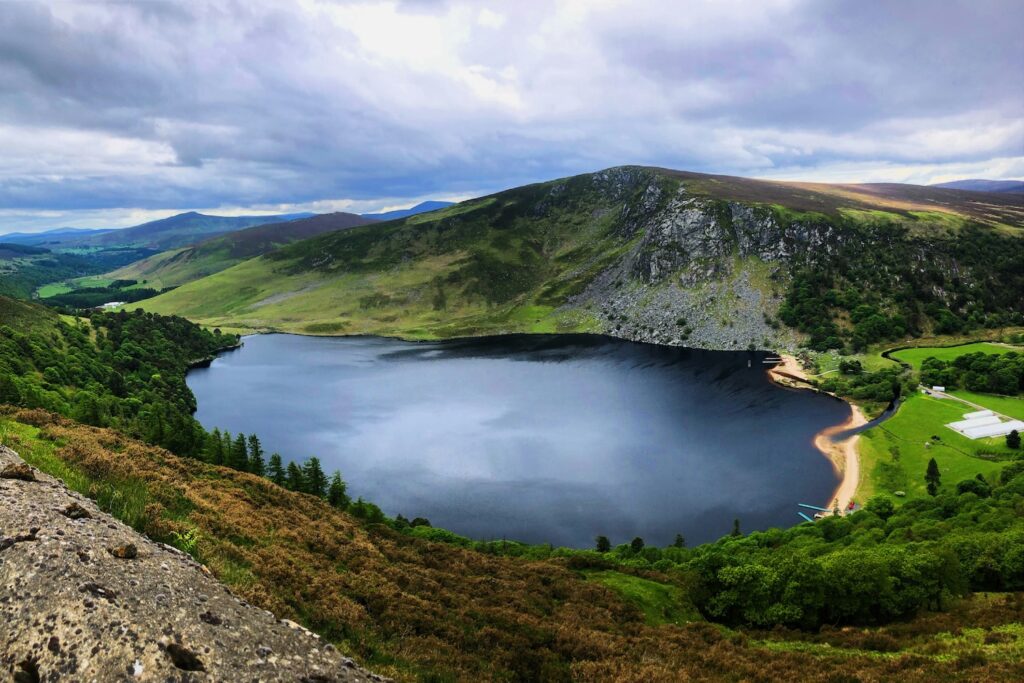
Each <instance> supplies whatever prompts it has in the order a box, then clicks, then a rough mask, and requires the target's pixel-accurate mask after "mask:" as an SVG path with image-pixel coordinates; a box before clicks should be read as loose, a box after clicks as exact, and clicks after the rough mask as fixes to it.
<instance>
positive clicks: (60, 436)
mask: <svg viewBox="0 0 1024 683" xmlns="http://www.w3.org/2000/svg"><path fill="white" fill-rule="evenodd" d="M0 415H2V411H0ZM8 415H9V416H10V417H13V418H14V419H16V420H17V421H20V422H23V423H27V424H33V425H36V426H39V427H40V428H41V429H42V430H43V431H42V435H43V436H44V438H46V439H49V440H51V441H53V442H54V443H55V445H56V454H57V455H58V457H59V458H61V459H62V460H64V461H65V462H66V463H68V464H70V465H72V466H73V467H75V468H77V469H78V470H79V471H80V472H82V473H83V474H85V475H86V476H87V477H89V478H90V479H91V480H92V481H94V482H98V483H104V484H109V483H111V482H121V483H124V482H134V483H136V484H138V483H139V482H141V483H142V484H144V487H145V491H146V498H147V500H146V502H147V504H146V506H145V513H144V514H143V515H142V519H141V521H137V526H139V527H140V530H142V531H144V532H146V533H147V534H149V535H150V536H152V537H154V538H157V539H159V540H170V539H172V538H173V536H172V532H179V533H183V532H186V531H188V530H190V529H193V528H195V529H198V530H199V532H200V534H201V537H200V540H199V543H198V546H197V548H196V554H197V555H198V557H199V559H201V561H202V562H204V563H205V564H206V565H208V566H209V567H210V568H211V569H212V570H213V571H214V572H215V573H216V574H217V575H218V576H219V577H220V578H221V579H222V580H224V581H225V582H226V583H228V584H229V585H231V587H232V590H234V591H235V592H236V593H238V594H239V595H240V596H242V597H244V598H245V599H246V600H249V601H250V602H252V603H254V604H256V605H259V606H261V607H264V608H266V609H269V610H271V611H273V612H274V613H275V614H277V615H278V616H279V617H286V618H290V619H293V620H296V621H299V622H301V623H304V624H306V625H307V626H309V627H310V628H312V629H313V630H315V631H317V632H319V633H321V634H322V635H324V636H325V637H327V638H329V639H331V640H332V641H334V642H336V643H338V644H339V645H340V647H341V648H342V649H344V650H346V651H348V652H351V653H352V654H353V655H354V656H356V657H357V658H359V659H361V660H362V661H364V662H365V663H366V664H367V665H368V666H369V667H370V668H372V669H374V670H376V671H377V672H379V673H382V674H386V675H391V676H394V677H396V678H397V679H399V680H417V679H420V680H459V681H480V680H508V681H515V680H522V681H534V680H544V681H559V680H579V681H587V682H598V681H602V682H603V681H622V682H626V681H629V682H630V683H632V682H633V681H652V682H660V681H666V682H667V681H685V680H727V681H790V680H792V681H797V680H799V681H840V680H847V681H855V680H856V681H863V682H865V683H866V682H869V681H884V680H892V679H894V678H899V679H900V680H901V681H905V682H909V681H928V682H929V683H934V682H935V681H945V680H1020V679H1022V678H1024V665H1022V664H1020V663H1018V662H1008V661H998V660H993V658H982V657H979V656H971V657H968V656H962V657H960V659H959V660H952V659H949V658H948V657H947V660H948V661H944V662H943V661H939V660H937V659H935V658H934V657H933V656H928V655H920V654H913V655H899V654H886V655H885V656H881V655H880V653H878V652H862V654H861V653H858V651H857V650H856V649H847V648H856V647H857V645H855V644H854V643H853V642H852V641H855V640H857V642H858V643H860V644H863V643H864V642H865V639H864V636H863V634H862V632H861V631H860V630H857V634H854V635H850V636H849V637H847V636H846V635H844V634H841V633H840V635H837V634H836V633H826V634H824V635H823V636H821V639H822V640H824V641H827V642H828V643H830V644H833V643H834V645H833V647H836V646H838V647H839V648H843V653H842V654H831V653H828V652H827V648H823V647H821V645H823V643H822V642H821V641H820V640H819V641H818V643H815V642H814V641H816V640H818V638H819V636H808V635H807V634H799V633H772V634H768V638H769V643H768V646H767V647H759V646H755V645H753V644H750V643H751V642H752V641H753V640H755V638H753V637H750V638H748V637H747V636H745V635H743V634H737V633H734V632H730V631H728V630H725V629H722V628H720V627H717V626H714V625H712V624H707V623H693V624H689V625H687V626H683V627H680V626H674V625H666V626H661V627H650V626H647V625H645V623H644V620H643V615H642V614H641V613H640V612H639V611H638V610H637V609H636V608H634V607H632V606H630V605H628V604H626V603H625V602H623V601H622V600H621V599H620V598H619V597H618V595H617V594H616V593H614V592H613V591H611V590H610V589H607V588H605V587H604V586H602V585H600V584H598V583H597V582H588V581H585V580H584V579H583V578H582V576H581V575H580V574H578V573H576V572H574V571H572V570H570V569H569V568H568V567H567V566H566V565H565V563H564V562H563V561H547V562H531V561H525V560H521V559H515V558H508V557H498V556H492V555H487V554H484V553H479V552H476V551H472V550H466V549H462V548H458V547H454V546H449V545H443V544H438V543H430V542H426V541H423V540H421V539H418V538H413V537H410V536H404V535H401V534H399V533H397V532H395V531H393V530H391V529H390V528H387V527H384V526H380V525H377V526H369V527H367V526H364V525H362V524H361V523H360V522H358V521H357V520H356V519H354V518H353V517H351V516H349V515H347V514H345V513H341V512H338V511H336V510H334V509H332V508H330V507H329V506H327V505H326V504H324V503H323V502H321V501H320V500H318V499H314V498H312V497H310V496H306V495H302V494H297V493H293V492H289V491H286V490H284V489H281V488H279V487H277V486H275V485H273V484H272V483H270V482H268V481H266V480H263V479H260V478H258V477H255V476H252V475H249V474H244V473H239V472H235V471H232V470H228V469H225V468H220V467H214V466H211V465H207V464H204V463H201V462H197V461H192V460H187V459H183V458H178V457H176V456H174V455H172V454H170V453H169V452H167V451H165V450H162V449H160V448H156V447H151V446H146V445H143V444H141V443H139V442H136V441H133V440H131V439H128V438H125V437H123V436H121V435H118V434H116V433H114V432H112V431H109V430H104V429H96V428H92V427H85V426H82V425H79V424H77V423H74V422H71V421H69V420H66V419H63V418H59V417H56V416H53V415H50V414H48V413H45V412H42V411H16V412H13V413H8ZM27 445H28V444H24V443H23V444H20V446H27ZM16 447H19V446H16ZM661 578H662V580H669V579H668V578H667V577H661ZM1019 603H1020V601H1019V600H1018V601H1017V603H1015V604H1016V607H1015V606H1014V603H1013V602H1012V600H1011V601H1010V602H1007V603H1006V604H1005V605H1003V604H997V603H996V602H994V601H988V602H984V603H981V602H979V603H978V606H977V609H974V610H973V611H972V610H971V609H967V610H966V611H962V612H954V613H952V614H954V615H955V616H954V617H953V618H955V619H956V620H957V621H958V622H959V623H960V625H965V623H964V622H965V620H966V621H970V620H972V619H977V620H978V621H979V623H985V624H986V625H987V624H989V623H990V622H991V623H995V622H999V623H1006V621H1014V620H1019ZM945 617H946V615H934V616H932V615H926V616H924V617H922V618H921V619H919V620H915V621H914V622H910V623H909V624H906V625H900V626H899V627H891V628H889V629H885V630H884V636H885V637H884V638H883V639H881V640H878V642H880V643H883V644H885V645H886V647H887V648H888V647H889V643H890V639H892V640H894V641H895V642H897V643H899V644H900V645H901V646H902V645H906V644H908V643H911V644H919V643H920V642H921V639H922V638H925V637H926V636H927V634H930V633H936V632H938V630H939V629H941V627H943V626H945V625H946V624H947V622H946V621H945ZM931 619H936V620H938V621H937V622H936V623H934V624H933V623H931V621H930V620H931ZM917 623H920V624H922V626H920V627H919V631H915V630H913V624H917ZM947 630H948V629H947ZM837 633H839V632H837ZM826 636H827V637H826ZM854 636H856V637H854ZM858 639H859V640H858ZM798 641H803V642H798ZM869 642H871V643H874V642H875V641H873V640H872V641H869ZM875 644H877V643H875ZM775 645H779V647H774V646H775ZM803 646H810V647H815V646H818V649H817V650H816V651H815V652H814V653H808V652H797V651H793V649H794V647H803Z"/></svg>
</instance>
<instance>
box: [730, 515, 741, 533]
mask: <svg viewBox="0 0 1024 683" xmlns="http://www.w3.org/2000/svg"><path fill="white" fill-rule="evenodd" d="M729 535H730V536H742V535H743V533H742V532H741V531H740V520H738V519H734V520H732V533H730V534H729Z"/></svg>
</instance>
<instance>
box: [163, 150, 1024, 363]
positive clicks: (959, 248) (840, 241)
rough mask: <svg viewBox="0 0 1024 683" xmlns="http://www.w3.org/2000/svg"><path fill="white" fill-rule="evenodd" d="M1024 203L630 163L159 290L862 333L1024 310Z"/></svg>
mask: <svg viewBox="0 0 1024 683" xmlns="http://www.w3.org/2000/svg"><path fill="white" fill-rule="evenodd" d="M1022 226H1024V198H1019V197H1018V198H1016V199H1015V198H1014V196H1012V195H996V194H992V195H989V194H982V193H974V192H965V191H957V190H944V189H934V188H924V187H918V186H905V185H834V186H833V185H823V184H813V183H778V182H768V181H759V180H751V179H745V178H733V177H727V176H710V175H704V174H694V173H686V172H678V171H666V170H663V169H649V168H639V167H622V168H615V169H609V170H606V171H602V172H599V173H593V174H586V175H582V176H576V177H573V178H566V179H561V180H556V181H551V182H547V183H539V184H536V185H530V186H526V187H521V188H515V189H512V190H507V191H505V192H500V193H497V194H495V195H491V196H488V197H482V198H479V199H474V200H470V201H467V202H462V203H460V204H457V205H454V206H451V207H448V208H446V209H442V210H439V211H435V212H431V213H428V214H422V215H419V216H413V217H410V218H406V219H403V220H400V221H395V222H392V223H388V224H385V225H381V226H374V227H372V228H366V227H364V228H356V229H353V230H349V231H345V232H340V233H332V234H328V235H323V236H320V237H315V238H312V239H309V240H305V241H302V242H297V243H295V244H292V245H290V246H287V247H285V248H283V249H280V250H278V251H275V252H273V253H271V254H268V255H266V256H264V257H261V258H257V259H252V260H249V261H246V262H244V263H241V264H239V265H238V266H235V267H233V268H231V269H228V270H225V271H223V272H221V273H218V274H216V275H214V276H211V277H208V278H204V279H202V280H199V281H196V282H193V283H189V284H187V285H185V286H183V287H181V288H179V289H177V290H175V291H173V292H170V293H167V294H164V295H162V296H159V297H156V298H155V299H151V300H149V301H147V302H146V303H145V304H144V306H145V307H146V308H147V310H153V311H156V312H162V313H175V314H180V315H184V316H186V317H189V318H191V319H193V320H196V321H199V322H202V323H205V324H209V325H217V326H221V327H230V328H234V329H247V330H266V329H276V330H285V331H291V332H303V333H313V334H318V333H319V334H361V333H371V334H387V335H397V336H405V337H416V338H430V337H452V336H460V335H474V334H491V333H504V332H521V331H533V332H553V331H591V332H603V333H606V334H612V335H616V336H620V337H624V338H627V339H635V340H642V341H654V342H658V343H668V344H685V345H689V346H698V347H705V348H721V349H730V348H745V347H747V346H749V345H754V346H758V347H761V348H785V347H792V346H794V345H795V344H796V343H797V341H798V340H799V339H804V340H808V339H809V343H811V344H812V345H814V346H816V347H820V348H834V347H839V346H844V345H845V346H852V347H854V348H857V347H862V346H863V345H864V344H867V343H871V342H873V341H879V340H884V339H896V338H903V337H905V336H907V335H915V334H921V333H923V332H926V331H931V330H936V329H938V330H940V331H941V330H946V329H954V330H955V329H964V328H967V327H970V326H975V327H976V326H979V325H1000V324H1012V323H1014V321H1019V320H1020V318H1021V315H1022V313H1024V250H1022V249H1021V248H1020V246H1021V244H1022V243H1021V242H1020V238H1021V236H1022V235H1024V229H1022Z"/></svg>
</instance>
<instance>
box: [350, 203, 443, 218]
mask: <svg viewBox="0 0 1024 683" xmlns="http://www.w3.org/2000/svg"><path fill="white" fill-rule="evenodd" d="M452 204H454V202H438V201H427V202H420V203H419V204H417V205H416V206H413V207H410V208H408V209H397V210H395V211H385V212H384V213H364V214H362V216H363V218H372V219H374V220H377V221H393V220H395V219H396V218H408V217H409V216H415V215H416V214H420V213H427V212H428V211H437V210H438V209H443V208H445V207H448V206H451V205H452Z"/></svg>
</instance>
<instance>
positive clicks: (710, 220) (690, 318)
mask: <svg viewBox="0 0 1024 683" xmlns="http://www.w3.org/2000/svg"><path fill="white" fill-rule="evenodd" d="M628 181H633V182H638V181H643V183H644V185H643V186H642V188H641V189H640V191H639V192H638V193H637V194H638V196H639V198H638V199H634V200H633V201H632V202H629V203H627V204H626V205H625V206H624V208H623V211H622V223H621V225H622V226H623V227H622V232H623V233H625V234H627V235H632V236H635V237H636V244H635V246H634V247H633V248H632V249H631V250H630V251H629V252H628V253H627V254H626V255H625V256H624V257H623V258H622V259H620V260H619V261H618V262H617V263H616V264H615V265H613V266H612V267H611V268H609V269H607V270H606V271H604V272H603V273H601V274H600V275H599V276H598V277H597V278H596V279H595V280H594V282H593V283H591V285H590V286H589V287H588V288H587V290H586V291H585V292H584V293H583V294H582V295H580V296H577V297H575V298H573V299H572V300H571V301H570V302H569V304H568V305H567V309H570V310H571V309H578V308H585V307H590V308H597V309H598V310H599V311H600V316H599V317H600V321H601V325H602V330H601V331H602V332H604V333H606V334H610V335H613V336H618V337H623V338H626V339H631V340H635V341H645V342H655V343H660V344H669V345H684V346H691V347H698V348H711V349H740V348H747V347H748V346H751V345H753V346H756V347H758V348H778V347H784V348H792V347H794V346H795V345H796V344H797V342H798V337H797V335H795V334H794V333H793V332H792V331H789V330H785V329H781V328H780V327H779V326H778V325H773V324H772V321H773V319H774V316H775V314H776V312H777V311H778V308H779V305H780V304H781V302H782V298H783V295H784V293H785V290H786V286H787V284H788V277H789V266H790V264H791V263H792V261H793V260H794V258H795V257H797V256H803V255H805V254H806V253H808V252H809V251H813V250H816V249H822V248H824V245H827V244H828V243H829V242H830V241H831V240H834V239H835V234H834V232H835V231H834V229H832V228H831V227H830V226H828V225H820V226H819V225H805V224H793V225H790V226H787V227H783V226H781V225H780V224H779V223H778V221H777V220H776V218H775V217H774V215H773V214H772V212H771V211H769V210H767V209H758V208H753V207H751V206H747V205H744V204H740V203H737V202H721V201H716V200H711V199H706V198H701V197H694V196H690V195H688V194H687V192H686V191H685V189H684V188H682V187H679V188H678V189H677V190H674V191H673V194H671V195H667V192H666V190H665V188H664V185H663V183H661V182H660V181H659V179H658V178H657V177H654V176H652V175H650V174H648V175H645V176H642V177H641V178H632V177H631V178H628V179H627V178H624V179H622V182H628Z"/></svg>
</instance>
